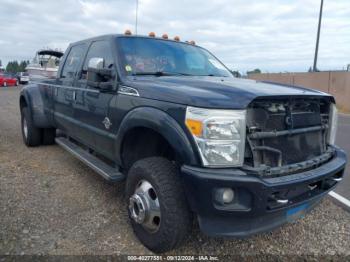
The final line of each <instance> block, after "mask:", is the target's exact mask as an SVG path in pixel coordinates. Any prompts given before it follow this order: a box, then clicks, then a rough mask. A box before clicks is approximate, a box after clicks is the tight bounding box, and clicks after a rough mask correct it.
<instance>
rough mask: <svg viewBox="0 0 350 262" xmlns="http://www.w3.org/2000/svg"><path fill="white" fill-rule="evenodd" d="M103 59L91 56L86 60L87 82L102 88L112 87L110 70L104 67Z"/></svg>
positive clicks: (108, 88)
mask: <svg viewBox="0 0 350 262" xmlns="http://www.w3.org/2000/svg"><path fill="white" fill-rule="evenodd" d="M104 64H105V61H104V59H103V58H101V57H93V58H91V59H90V60H89V62H88V69H87V83H88V85H90V86H93V87H96V88H100V89H103V90H110V89H112V87H113V85H112V82H111V78H112V70H111V69H105V68H104Z"/></svg>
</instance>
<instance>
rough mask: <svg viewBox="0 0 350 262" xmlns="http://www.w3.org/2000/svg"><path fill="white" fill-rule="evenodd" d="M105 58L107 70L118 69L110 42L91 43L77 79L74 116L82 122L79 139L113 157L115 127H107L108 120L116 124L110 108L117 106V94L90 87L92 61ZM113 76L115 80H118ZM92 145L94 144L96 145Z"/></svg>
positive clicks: (80, 123)
mask: <svg viewBox="0 0 350 262" xmlns="http://www.w3.org/2000/svg"><path fill="white" fill-rule="evenodd" d="M97 57H98V58H103V59H104V68H108V69H114V70H113V72H115V71H116V70H115V64H114V57H113V54H112V48H111V46H110V42H109V41H105V40H98V41H94V42H92V43H91V45H90V47H89V50H88V52H87V55H86V58H85V61H84V63H83V67H82V70H81V72H80V74H79V76H78V80H77V83H76V85H77V87H79V90H77V98H76V103H75V108H74V117H75V119H76V120H77V121H79V124H78V126H79V130H78V133H79V137H80V139H82V140H83V141H82V142H83V143H84V144H86V145H89V146H90V147H92V148H94V149H95V150H96V151H98V152H99V153H102V154H103V155H105V156H107V157H109V158H113V149H114V141H113V135H114V131H113V130H115V128H114V126H113V123H112V125H111V126H108V125H105V124H104V123H103V122H104V120H105V119H107V118H108V119H109V120H110V121H112V117H111V116H110V108H111V107H112V106H113V105H114V104H115V101H116V92H115V91H101V90H100V89H98V88H95V87H93V86H89V85H88V84H87V69H88V63H89V60H90V59H91V58H97ZM114 77H115V76H113V77H112V79H111V80H112V81H113V80H114ZM92 143H94V144H93V145H92Z"/></svg>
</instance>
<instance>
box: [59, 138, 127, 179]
mask: <svg viewBox="0 0 350 262" xmlns="http://www.w3.org/2000/svg"><path fill="white" fill-rule="evenodd" d="M55 141H56V143H57V144H58V145H60V146H61V147H63V148H64V149H65V150H67V151H68V152H69V153H71V154H72V155H73V156H75V157H77V158H78V159H79V160H81V161H82V162H84V163H85V164H86V165H88V166H89V167H90V168H92V169H93V170H94V171H96V172H97V173H98V174H100V175H101V176H102V177H103V178H105V179H106V180H108V181H110V182H117V181H121V180H124V178H125V176H124V175H123V174H122V173H121V172H120V171H119V170H118V169H117V168H113V167H111V166H110V165H108V164H106V163H105V162H103V161H102V160H100V159H99V158H97V157H95V156H94V155H92V154H90V153H89V152H87V151H86V150H84V149H82V148H81V147H79V146H78V145H76V144H74V143H72V142H71V141H69V139H67V138H65V137H56V138H55Z"/></svg>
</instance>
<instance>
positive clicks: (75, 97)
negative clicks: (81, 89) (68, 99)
mask: <svg viewBox="0 0 350 262" xmlns="http://www.w3.org/2000/svg"><path fill="white" fill-rule="evenodd" d="M76 99H77V93H76V92H75V91H73V100H74V101H75V100H76Z"/></svg>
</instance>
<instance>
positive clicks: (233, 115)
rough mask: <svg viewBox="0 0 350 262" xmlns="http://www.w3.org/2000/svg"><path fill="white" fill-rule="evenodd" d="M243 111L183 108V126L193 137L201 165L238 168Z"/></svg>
mask: <svg viewBox="0 0 350 262" xmlns="http://www.w3.org/2000/svg"><path fill="white" fill-rule="evenodd" d="M245 118H246V111H245V110H219V109H204V108H195V107H187V111H186V126H187V127H188V129H189V130H190V132H191V134H192V135H193V137H194V139H195V141H196V143H197V146H198V149H199V152H200V155H201V158H202V162H203V164H204V165H205V166H213V167H215V166H216V167H220V166H221V167H223V166H225V167H229V166H231V167H232V166H242V164H243V160H244V146H245V132H246V120H245Z"/></svg>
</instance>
